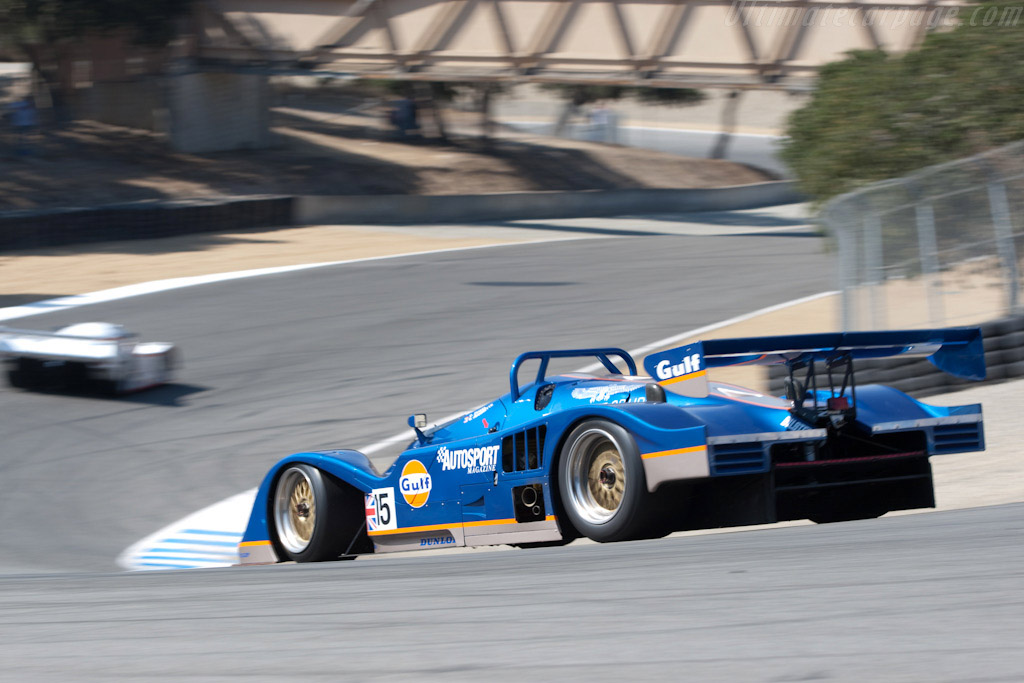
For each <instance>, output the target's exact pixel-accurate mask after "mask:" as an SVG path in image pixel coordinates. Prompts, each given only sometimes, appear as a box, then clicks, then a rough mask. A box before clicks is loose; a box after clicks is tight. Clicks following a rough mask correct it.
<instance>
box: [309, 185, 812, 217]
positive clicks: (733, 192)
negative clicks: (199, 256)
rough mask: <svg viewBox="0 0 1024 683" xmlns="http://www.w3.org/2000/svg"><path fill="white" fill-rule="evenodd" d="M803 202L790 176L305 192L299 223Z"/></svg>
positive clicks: (604, 213) (727, 207)
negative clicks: (536, 187) (607, 185)
mask: <svg viewBox="0 0 1024 683" xmlns="http://www.w3.org/2000/svg"><path fill="white" fill-rule="evenodd" d="M799 201H802V198H801V196H800V194H799V193H798V192H797V191H796V187H795V184H794V183H792V182H790V181H777V182H768V183H757V184H754V185H738V186H735V187H722V188H713V189H699V190H693V189H686V190H669V189H638V190H584V191H580V192H504V193H500V194H481V195H381V196H351V197H346V196H334V197H330V196H304V197H296V198H295V222H296V223H298V224H307V225H311V224H313V225H315V224H328V223H329V224H418V223H474V222H482V221H513V220H528V219H537V218H580V217H585V216H626V215H640V214H654V213H680V212H690V211H734V210H738V209H752V208H757V207H760V206H773V205H777V204H792V203H794V202H799Z"/></svg>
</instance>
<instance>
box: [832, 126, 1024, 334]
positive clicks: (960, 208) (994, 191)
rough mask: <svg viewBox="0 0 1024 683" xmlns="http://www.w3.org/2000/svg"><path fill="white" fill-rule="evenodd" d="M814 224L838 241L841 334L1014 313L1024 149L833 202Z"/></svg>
mask: <svg viewBox="0 0 1024 683" xmlns="http://www.w3.org/2000/svg"><path fill="white" fill-rule="evenodd" d="M821 218H822V220H823V221H824V223H825V224H826V226H827V227H828V228H829V229H830V230H831V231H832V232H833V233H834V234H835V235H836V238H837V241H838V248H839V278H840V286H841V288H842V291H843V301H842V327H843V329H846V330H854V329H867V328H871V329H886V328H897V327H921V326H942V325H957V324H974V323H978V322H981V321H982V320H985V319H992V318H996V317H999V316H1003V315H1008V314H1013V313H1019V312H1021V291H1020V288H1021V277H1020V273H1021V263H1020V257H1021V256H1022V255H1024V142H1018V143H1014V144H1012V145H1008V146H1006V147H1002V148H999V149H996V150H992V151H990V152H986V153H984V154H979V155H977V156H974V157H970V158H968V159H962V160H960V161H955V162H952V163H948V164H942V165H940V166H932V167H929V168H926V169H924V170H922V171H919V172H917V173H915V174H913V175H910V176H906V177H904V178H899V179H896V180H887V181H883V182H880V183H875V184H873V185H870V186H868V187H865V188H863V189H861V190H858V191H856V192H852V193H849V194H845V195H842V196H840V197H837V198H835V199H833V200H832V201H831V202H829V203H828V204H826V205H825V207H824V209H823V210H822V213H821Z"/></svg>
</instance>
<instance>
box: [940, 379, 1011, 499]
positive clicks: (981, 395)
mask: <svg viewBox="0 0 1024 683" xmlns="http://www.w3.org/2000/svg"><path fill="white" fill-rule="evenodd" d="M926 401H927V402H928V403H931V404H933V405H943V406H950V405H962V404H968V403H981V404H982V406H983V410H984V411H985V442H986V445H987V447H988V448H987V449H986V450H985V452H984V453H965V454H963V455H948V456H943V457H936V458H932V469H933V472H934V475H935V496H936V502H937V503H938V507H939V509H941V510H951V509H956V508H966V507H980V506H983V505H999V504H1001V503H1016V502H1021V501H1024V458H1021V457H1020V443H1021V442H1022V441H1024V421H1022V420H1021V414H1022V412H1024V379H1018V380H1014V381H1012V382H1003V383H1001V384H992V385H980V386H977V387H974V388H971V389H966V390H964V391H958V392H955V393H952V394H943V395H941V396H932V397H930V398H928V399H926Z"/></svg>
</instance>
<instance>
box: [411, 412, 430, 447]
mask: <svg viewBox="0 0 1024 683" xmlns="http://www.w3.org/2000/svg"><path fill="white" fill-rule="evenodd" d="M409 426H410V427H412V428H413V429H414V430H416V440H417V441H419V442H420V443H421V444H425V443H426V442H427V437H426V435H425V434H424V433H423V431H422V430H423V429H424V428H425V427H426V426H427V414H426V413H416V414H415V415H410V416H409Z"/></svg>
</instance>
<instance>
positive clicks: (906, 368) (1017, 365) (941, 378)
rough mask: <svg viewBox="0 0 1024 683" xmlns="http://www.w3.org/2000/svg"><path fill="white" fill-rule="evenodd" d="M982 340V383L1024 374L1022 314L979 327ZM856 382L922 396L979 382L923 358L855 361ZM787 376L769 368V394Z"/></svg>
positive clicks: (779, 389)
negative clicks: (983, 369)
mask: <svg viewBox="0 0 1024 683" xmlns="http://www.w3.org/2000/svg"><path fill="white" fill-rule="evenodd" d="M981 330H982V335H983V336H984V342H985V366H986V370H987V372H986V377H985V382H999V381H1003V380H1008V379H1015V378H1018V377H1024V316H1014V317H1010V318H1003V319H1001V320H994V321H992V322H988V323H985V324H984V325H982V326H981ZM855 370H856V376H857V384H858V385H861V384H886V385H888V386H891V387H895V388H897V389H899V390H900V391H903V392H905V393H907V394H910V395H911V396H917V397H923V396H933V395H935V394H943V393H946V392H949V391H957V390H959V389H969V388H970V387H972V386H977V385H978V382H972V381H970V380H965V379H960V378H958V377H953V376H952V375H947V374H946V373H944V372H942V371H941V370H939V369H938V368H936V367H935V366H934V365H932V364H931V363H930V362H929V361H928V360H927V359H926V358H920V357H916V358H884V359H879V360H874V361H858V362H857V363H856V364H855ZM787 376H788V374H787V372H786V369H785V368H784V367H782V366H770V367H769V375H768V377H769V387H770V389H771V393H772V394H773V395H776V396H781V395H782V394H784V393H785V387H784V384H783V383H784V381H785V379H786V377H787ZM818 386H819V387H821V386H824V387H827V386H828V377H827V376H826V375H825V374H822V373H819V374H818Z"/></svg>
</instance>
